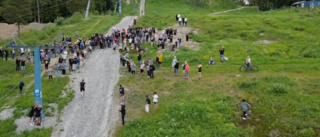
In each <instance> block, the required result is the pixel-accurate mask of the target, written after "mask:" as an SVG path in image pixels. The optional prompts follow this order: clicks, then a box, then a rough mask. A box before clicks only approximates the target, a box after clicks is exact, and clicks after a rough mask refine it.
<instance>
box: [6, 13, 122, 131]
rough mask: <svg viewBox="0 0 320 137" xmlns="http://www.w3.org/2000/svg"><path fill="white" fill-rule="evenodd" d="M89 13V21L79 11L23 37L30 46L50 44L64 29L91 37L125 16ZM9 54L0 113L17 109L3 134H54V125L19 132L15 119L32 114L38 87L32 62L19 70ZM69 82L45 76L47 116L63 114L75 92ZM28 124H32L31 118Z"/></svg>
mask: <svg viewBox="0 0 320 137" xmlns="http://www.w3.org/2000/svg"><path fill="white" fill-rule="evenodd" d="M89 16H90V20H85V19H84V14H80V13H75V14H74V15H73V16H72V17H71V18H68V19H61V20H60V23H61V24H60V25H59V26H52V27H47V28H44V29H43V30H41V31H37V30H30V31H28V32H25V33H22V35H21V40H22V41H23V42H24V43H25V44H27V45H44V44H45V43H50V42H51V41H52V40H53V39H54V38H55V37H56V36H57V35H58V34H59V33H60V32H63V33H64V35H65V36H66V37H72V39H73V40H74V39H75V32H76V31H78V32H79V36H81V37H83V36H85V37H87V38H88V37H89V36H90V35H94V33H103V32H107V31H108V30H109V28H110V27H111V26H112V25H114V24H116V23H118V22H119V21H120V19H121V18H122V17H120V16H98V15H93V14H90V15H89ZM9 41H12V40H10V39H9V40H5V41H1V43H0V44H1V45H2V46H4V45H6V44H7V43H8V42H9ZM4 48H5V47H3V49H4ZM8 50H11V49H8ZM16 53H17V52H16ZM9 57H10V59H9V60H8V61H3V60H1V59H0V64H1V66H0V89H1V90H0V112H1V111H2V110H4V109H5V108H4V106H7V107H9V108H15V111H14V115H13V117H12V118H9V119H6V120H2V121H0V136H1V137H12V136H24V137H25V136H30V137H34V136H39V137H47V136H50V134H51V132H52V128H46V129H43V128H42V129H33V130H31V131H23V132H22V133H21V134H17V133H16V132H15V131H16V128H17V126H16V124H15V123H14V121H15V120H16V119H19V118H21V117H26V116H28V114H29V109H30V108H31V106H32V105H33V104H34V97H33V89H34V86H33V83H31V82H32V80H33V73H34V72H33V69H34V68H33V65H32V63H28V64H27V66H26V70H25V71H19V72H16V70H15V62H14V61H12V59H11V54H10V56H9ZM42 70H44V68H42ZM22 79H24V81H25V87H24V91H23V92H24V94H23V95H19V93H18V91H19V85H18V84H19V82H20V80H22ZM69 81H70V80H69V77H63V78H54V79H53V80H49V79H48V75H47V74H45V75H44V76H43V77H42V91H43V92H42V96H43V108H44V113H45V116H46V117H52V116H56V115H55V112H58V113H59V114H60V112H62V110H63V108H64V106H66V105H67V104H68V103H69V102H70V101H71V100H72V99H73V97H74V91H73V90H72V89H71V88H69V87H66V85H67V84H68V83H69ZM28 85H29V86H28ZM50 103H55V104H56V105H57V106H58V107H57V108H55V107H52V106H49V104H50ZM58 118H59V117H58ZM26 124H28V122H27V121H26Z"/></svg>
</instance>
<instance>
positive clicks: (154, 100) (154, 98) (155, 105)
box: [153, 92, 159, 109]
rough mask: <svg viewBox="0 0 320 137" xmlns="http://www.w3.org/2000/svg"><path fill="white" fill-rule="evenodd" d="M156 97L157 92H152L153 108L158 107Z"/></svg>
mask: <svg viewBox="0 0 320 137" xmlns="http://www.w3.org/2000/svg"><path fill="white" fill-rule="evenodd" d="M158 98H159V96H158V95H157V92H154V94H153V103H154V108H155V109H157V108H158Z"/></svg>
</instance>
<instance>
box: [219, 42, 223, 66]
mask: <svg viewBox="0 0 320 137" xmlns="http://www.w3.org/2000/svg"><path fill="white" fill-rule="evenodd" d="M219 52H220V61H221V62H222V63H223V57H224V46H222V47H221V49H219Z"/></svg>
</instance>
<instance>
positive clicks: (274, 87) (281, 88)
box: [267, 83, 289, 94]
mask: <svg viewBox="0 0 320 137" xmlns="http://www.w3.org/2000/svg"><path fill="white" fill-rule="evenodd" d="M267 91H268V92H272V93H276V94H285V93H288V91H289V89H288V87H287V86H286V85H284V84H279V83H275V84H271V85H270V87H269V88H268V89H267Z"/></svg>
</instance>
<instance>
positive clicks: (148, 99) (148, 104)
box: [145, 95, 151, 113]
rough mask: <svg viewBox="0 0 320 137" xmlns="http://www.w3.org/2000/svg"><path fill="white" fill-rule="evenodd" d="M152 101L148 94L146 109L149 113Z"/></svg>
mask: <svg viewBox="0 0 320 137" xmlns="http://www.w3.org/2000/svg"><path fill="white" fill-rule="evenodd" d="M150 103H151V101H150V98H149V96H148V95H146V105H145V110H146V112H147V113H149V106H150Z"/></svg>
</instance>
